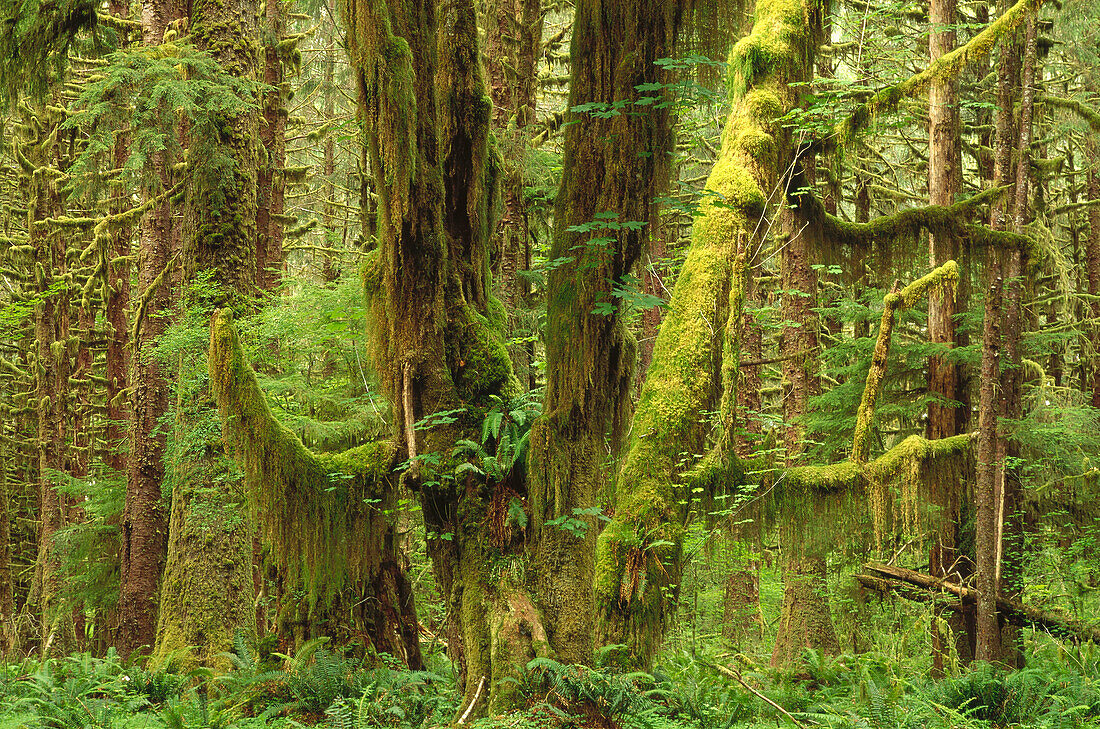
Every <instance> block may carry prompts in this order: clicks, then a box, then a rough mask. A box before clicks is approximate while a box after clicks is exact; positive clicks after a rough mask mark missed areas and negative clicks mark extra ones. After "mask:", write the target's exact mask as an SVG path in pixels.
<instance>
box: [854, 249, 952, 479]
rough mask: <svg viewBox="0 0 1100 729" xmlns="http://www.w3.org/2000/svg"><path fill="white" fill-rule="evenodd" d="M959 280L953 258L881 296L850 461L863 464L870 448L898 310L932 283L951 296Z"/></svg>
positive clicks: (926, 289)
mask: <svg viewBox="0 0 1100 729" xmlns="http://www.w3.org/2000/svg"><path fill="white" fill-rule="evenodd" d="M958 280H959V267H958V265H957V264H956V263H955V262H954V261H948V262H947V263H945V264H943V265H942V266H940V267H939V268H937V269H935V270H934V271H932V272H931V273H929V274H927V275H926V276H923V277H922V278H919V279H917V280H916V281H914V282H913V283H911V284H909V285H908V286H906V287H905V288H903V289H902V290H901V291H894V292H891V293H889V294H887V295H886V297H885V298H884V299H883V301H882V321H881V323H880V324H879V330H878V339H877V340H876V342H875V350H874V353H873V354H872V355H871V368H870V370H868V372H867V384H866V385H865V386H864V388H863V395H862V397H861V398H860V401H859V410H858V411H857V412H856V428H855V433H854V434H853V436H852V452H851V455H850V456H849V460H851V461H852V462H853V463H866V462H867V456H868V455H869V453H870V450H871V422H872V420H873V419H874V416H875V401H876V399H877V398H878V393H879V390H880V389H881V387H882V378H883V377H884V376H885V375H886V361H887V358H888V357H889V355H890V342H891V339H892V335H893V331H894V319H895V317H896V314H897V312H898V311H899V310H902V309H908V308H910V307H912V306H914V305H915V304H917V303H918V302H919V301H920V299H921V298H922V297H923V296H924V295H925V293H926V292H927V291H928V290H929V289H931V288H932V287H933V286H939V287H941V288H943V289H945V290H946V295H949V296H951V297H954V295H955V294H954V288H955V284H956V283H957V282H958Z"/></svg>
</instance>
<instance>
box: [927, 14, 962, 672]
mask: <svg viewBox="0 0 1100 729" xmlns="http://www.w3.org/2000/svg"><path fill="white" fill-rule="evenodd" d="M929 22H930V24H931V26H932V27H931V31H930V34H929V51H930V57H931V60H932V61H933V62H935V61H936V59H938V58H940V57H941V56H943V55H944V54H945V53H948V52H950V51H952V50H954V48H955V24H956V23H957V22H958V19H957V12H956V0H933V2H932V4H931V7H930V9H929ZM928 114H929V131H928V136H929V142H928V151H929V154H928V198H929V200H928V201H929V203H930V204H932V205H943V206H948V205H952V204H954V202H955V197H956V196H957V195H958V194H959V192H960V188H961V183H962V169H961V168H962V159H961V146H960V142H959V132H960V129H959V108H958V81H957V79H956V78H955V77H954V76H951V75H949V76H946V77H944V78H935V79H933V80H932V82H931V83H930V84H929V86H928ZM958 257H959V244H958V240H957V239H956V238H955V237H954V236H952V235H949V234H939V233H935V232H934V233H932V234H930V235H929V265H930V266H931V267H932V268H936V267H938V266H941V265H943V264H944V263H946V262H947V261H956V262H957V261H958ZM949 293H950V292H948V291H947V290H945V289H935V290H933V291H930V292H929V294H928V339H929V341H931V342H933V343H935V344H939V345H943V346H945V347H950V348H955V347H957V346H958V337H957V334H956V330H955V320H954V316H955V314H956V313H957V312H958V307H957V305H956V304H957V302H956V300H955V297H954V296H951V295H949ZM962 390H963V388H962V376H961V373H960V372H959V366H958V365H957V364H955V363H953V362H951V361H950V360H949V358H948V357H947V356H945V355H934V356H932V357H930V358H929V360H928V393H929V394H930V395H933V396H935V397H936V398H937V402H932V403H930V404H929V405H928V422H927V427H926V437H927V438H929V439H936V438H949V437H951V436H953V435H958V434H959V433H961V432H963V431H962V430H961V427H960V425H961V423H960V421H961V420H963V419H965V415H963V414H962V413H961V412H960V411H961V410H962V408H961V407H959V406H958V405H955V404H954V403H957V402H961V401H963V400H964V393H963V391H962ZM961 489H962V484H961V483H960V482H959V481H958V480H956V479H951V480H948V481H947V482H943V483H935V484H932V497H933V498H932V503H933V505H934V506H935V507H936V509H937V514H938V516H937V519H938V521H939V525H938V528H937V530H936V535H935V537H934V539H933V543H932V546H931V549H930V554H929V570H930V571H931V572H932V574H934V575H941V576H946V575H947V574H948V572H951V573H952V574H955V573H958V572H960V570H962V571H963V574H964V576H965V573H968V572H969V570H967V569H966V565H967V562H966V560H965V559H960V555H959V553H958V551H957V549H956V545H957V544H958V543H959V533H958V532H959V500H960V494H961ZM937 615H938V616H939V615H940V614H939V613H937ZM943 617H944V619H946V620H947V621H948V624H949V626H950V628H951V632H952V633H953V634H954V635H955V637H956V641H955V647H956V651H957V654H958V656H959V660H960V661H961V662H962V663H964V664H965V663H966V662H967V661H968V660H969V659H970V658H971V657H972V656H971V655H970V651H969V645H970V641H969V639H968V636H967V626H966V623H965V620H964V617H965V616H964V614H963V613H962V612H949V613H947V614H946V616H943ZM945 652H946V649H945V647H944V645H943V635H942V633H941V632H940V630H939V626H938V623H937V622H935V621H933V623H932V671H933V673H934V674H935V675H937V676H942V675H943V657H944V653H945Z"/></svg>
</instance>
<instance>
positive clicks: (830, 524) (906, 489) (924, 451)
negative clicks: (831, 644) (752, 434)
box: [769, 433, 976, 556]
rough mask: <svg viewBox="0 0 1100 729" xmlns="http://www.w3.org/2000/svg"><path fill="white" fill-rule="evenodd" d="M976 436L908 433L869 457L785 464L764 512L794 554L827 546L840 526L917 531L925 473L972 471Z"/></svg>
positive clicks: (924, 513)
mask: <svg viewBox="0 0 1100 729" xmlns="http://www.w3.org/2000/svg"><path fill="white" fill-rule="evenodd" d="M975 441H976V433H964V434H962V435H957V436H953V437H951V438H940V439H937V440H928V439H926V438H923V437H921V436H918V435H911V436H909V437H908V438H906V439H905V440H903V441H901V442H900V443H898V444H896V445H894V446H893V447H892V448H890V449H889V450H888V451H886V452H885V453H883V454H882V455H880V456H879V457H878V458H875V459H874V460H872V461H870V462H868V463H857V462H855V461H853V460H845V461H841V462H840V463H835V464H831V465H827V466H798V467H795V468H789V469H787V470H785V471H783V472H782V473H781V474H780V475H779V477H778V479H777V481H776V484H775V488H774V490H773V494H774V496H773V499H772V504H771V507H770V511H771V514H770V517H769V518H770V519H774V521H775V522H776V523H778V525H779V527H780V530H781V539H782V542H783V545H784V549H789V550H791V551H792V552H793V553H794V554H795V556H798V555H803V554H805V555H815V554H818V555H820V554H823V553H825V552H828V551H829V550H831V549H832V548H833V546H834V544H835V542H836V539H837V534H838V532H842V531H846V530H848V531H854V530H861V529H864V528H865V527H867V526H870V527H871V528H872V530H873V532H874V535H875V538H876V539H877V540H881V539H882V537H883V535H885V534H887V533H889V531H890V530H891V529H893V528H897V527H902V528H904V529H906V530H908V531H912V532H919V531H922V530H923V528H924V526H926V525H929V526H930V524H929V523H928V522H927V518H928V516H929V513H928V511H929V509H928V504H929V503H930V501H929V497H930V483H931V481H932V480H933V479H935V478H942V477H944V476H946V475H951V476H952V477H953V478H960V479H963V480H965V479H966V476H967V474H969V473H972V472H973V468H974V443H975ZM868 512H869V513H868ZM868 522H870V523H869V524H868Z"/></svg>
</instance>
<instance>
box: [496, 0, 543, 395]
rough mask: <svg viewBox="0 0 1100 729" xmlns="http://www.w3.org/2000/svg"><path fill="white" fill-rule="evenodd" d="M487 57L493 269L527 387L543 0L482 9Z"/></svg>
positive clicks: (499, 2)
mask: <svg viewBox="0 0 1100 729" xmlns="http://www.w3.org/2000/svg"><path fill="white" fill-rule="evenodd" d="M485 14H486V18H485V22H486V26H487V27H486V33H485V51H486V53H485V58H486V67H487V70H488V82H489V93H490V94H491V96H492V99H493V129H494V132H495V134H496V138H497V141H498V144H499V146H500V151H501V160H502V163H503V169H502V179H503V196H504V213H503V215H502V217H501V220H500V225H499V227H498V229H497V231H496V233H495V235H494V241H493V245H492V251H493V253H494V255H495V256H496V257H497V258H498V263H497V265H496V266H495V267H494V268H495V269H496V270H497V271H498V272H499V274H500V276H499V286H500V291H501V295H502V299H503V301H504V303H505V305H506V307H507V311H508V315H509V328H508V337H509V338H510V339H518V340H520V341H516V342H515V343H512V344H509V346H508V351H509V354H510V355H511V357H512V362H513V365H514V367H515V371H516V376H517V377H519V380H520V382H521V383H522V385H523V386H524V388H526V389H533V388H535V387H536V385H537V378H538V372H537V370H536V369H535V368H534V367H533V366H532V365H533V362H534V358H535V348H534V341H533V340H532V338H533V336H534V335H535V333H536V332H535V326H534V323H533V317H532V314H531V312H530V309H531V305H532V302H531V298H532V297H531V285H530V284H529V283H528V281H527V280H526V279H524V278H523V276H522V275H520V272H521V271H528V270H530V268H531V231H530V229H529V226H528V223H527V205H526V203H525V202H524V199H523V188H524V185H525V183H526V180H525V179H524V169H525V167H526V159H527V150H528V146H527V145H528V142H529V141H530V136H531V135H530V132H529V131H528V130H527V127H528V125H530V124H531V123H532V122H534V121H535V105H536V100H537V99H536V91H537V88H538V80H537V78H538V77H537V74H536V68H535V59H536V57H537V56H538V55H539V51H540V50H541V47H542V28H543V17H544V16H543V10H542V2H541V0H495V2H493V3H487V4H486V9H485Z"/></svg>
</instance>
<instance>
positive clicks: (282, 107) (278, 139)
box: [256, 0, 331, 292]
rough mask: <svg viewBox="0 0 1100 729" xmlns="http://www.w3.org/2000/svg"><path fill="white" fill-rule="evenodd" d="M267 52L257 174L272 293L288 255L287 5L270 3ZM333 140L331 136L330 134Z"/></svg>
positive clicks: (261, 266) (260, 235)
mask: <svg viewBox="0 0 1100 729" xmlns="http://www.w3.org/2000/svg"><path fill="white" fill-rule="evenodd" d="M264 6H265V11H264V12H265V18H264V21H263V22H264V24H265V31H266V34H267V36H266V37H267V38H268V42H267V43H266V45H265V47H264V51H263V64H264V70H263V82H264V83H265V84H267V85H268V86H270V87H271V89H270V90H267V91H264V93H263V118H262V119H261V120H260V150H259V153H260V160H259V167H258V170H257V175H256V198H257V207H256V286H257V287H258V288H259V289H260V290H261V291H267V292H271V291H274V290H275V289H276V288H278V287H279V284H280V283H282V279H283V268H284V267H285V264H286V254H285V253H284V251H283V212H284V207H285V205H284V194H283V193H284V189H285V184H284V178H283V168H284V167H285V166H286V120H287V111H286V103H285V99H284V97H283V79H284V75H285V74H284V70H283V59H282V58H281V57H280V55H279V44H280V42H282V41H283V39H284V38H283V36H284V35H285V33H286V5H285V3H283V2H280V0H267V1H266V2H265V3H264ZM330 137H331V135H330Z"/></svg>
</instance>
